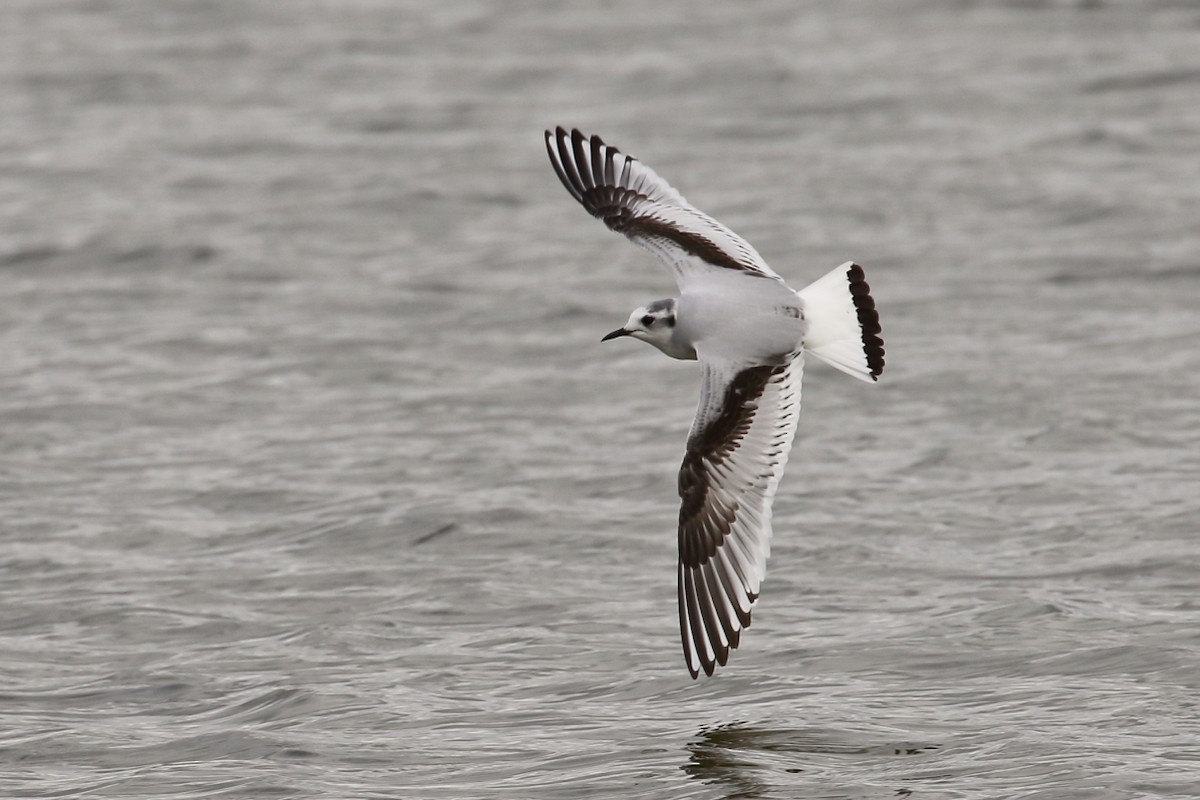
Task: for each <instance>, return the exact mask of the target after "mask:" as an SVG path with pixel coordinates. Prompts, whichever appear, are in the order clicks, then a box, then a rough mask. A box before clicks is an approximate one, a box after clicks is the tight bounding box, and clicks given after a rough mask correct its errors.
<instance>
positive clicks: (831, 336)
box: [796, 261, 883, 381]
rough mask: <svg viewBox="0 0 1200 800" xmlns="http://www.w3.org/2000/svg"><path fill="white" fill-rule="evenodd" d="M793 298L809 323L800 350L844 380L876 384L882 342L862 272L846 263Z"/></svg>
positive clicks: (852, 264)
mask: <svg viewBox="0 0 1200 800" xmlns="http://www.w3.org/2000/svg"><path fill="white" fill-rule="evenodd" d="M796 294H798V295H800V299H801V300H803V302H804V306H803V308H804V319H805V320H806V321H807V322H808V331H807V332H806V333H805V336H804V349H805V350H806V351H807V352H809V353H812V354H813V355H814V356H816V357H817V358H819V359H821V360H822V361H824V362H826V363H828V364H830V365H832V366H834V367H837V368H838V369H840V370H841V371H842V372H845V373H846V374H847V375H853V376H854V377H855V378H858V379H859V380H862V381H874V380H876V379H877V378H878V377H879V374H880V373H881V372H883V339H881V338H879V333H880V330H881V329H880V327H879V314H878V313H876V311H875V301H874V300H873V299H872V298H871V287H870V286H868V285H867V280H866V277H865V276H864V275H863V269H862V267H860V266H859V265H858V264H855V263H854V262H853V261H847V262H846V263H845V264H842V265H841V266H840V267H838V268H837V269H835V270H833V271H832V272H830V273H828V274H826V275H825V276H824V277H821V278H818V279H817V280H815V281H813V282H812V283H811V284H809V285H808V286H806V287H805V288H803V289H801V290H800V291H799V292H797V293H796Z"/></svg>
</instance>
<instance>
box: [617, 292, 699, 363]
mask: <svg viewBox="0 0 1200 800" xmlns="http://www.w3.org/2000/svg"><path fill="white" fill-rule="evenodd" d="M674 335H675V300H674V299H670V300H655V301H654V302H653V303H647V304H646V305H644V306H641V307H640V308H637V309H634V312H633V313H632V314H630V315H629V321H628V322H626V323H625V327H623V328H617V329H616V330H615V331H613V332H612V333H610V334H608V335H607V336H605V337H604V338H603V339H601V341H603V342H607V341H608V340H609V339H616V338H618V337H620V336H632V337H633V338H634V339H641V340H642V341H643V342H647V343H649V344H652V345H654V346H655V347H657V348H658V349H659V350H662V351H663V352H664V353H666V354H667V355H669V356H671V357H672V358H689V357H690V358H695V357H696V356H695V354H694V353H692V354H690V355H689V354H686V353H683V352H681V351H680V345H679V343H678V342H677V341H674V340H673V337H674ZM687 349H688V350H690V348H687Z"/></svg>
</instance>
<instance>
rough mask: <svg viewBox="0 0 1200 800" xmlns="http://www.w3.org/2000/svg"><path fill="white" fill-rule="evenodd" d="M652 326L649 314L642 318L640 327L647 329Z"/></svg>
mask: <svg viewBox="0 0 1200 800" xmlns="http://www.w3.org/2000/svg"><path fill="white" fill-rule="evenodd" d="M653 324H654V317H652V316H650V315H649V314H647V315H646V316H644V317H642V327H643V328H649V327H650V326H651V325H653Z"/></svg>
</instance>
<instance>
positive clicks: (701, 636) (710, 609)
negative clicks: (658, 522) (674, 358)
mask: <svg viewBox="0 0 1200 800" xmlns="http://www.w3.org/2000/svg"><path fill="white" fill-rule="evenodd" d="M701 364H702V366H703V374H704V377H703V383H702V385H701V387H700V405H699V407H698V408H697V411H696V420H695V422H693V423H692V430H691V433H690V434H689V435H688V444H687V454H686V455H685V456H684V458H683V464H682V466H681V467H680V469H679V496H680V498H681V499H682V505H681V506H680V509H679V628H680V633H681V634H682V636H683V654H684V659H685V661H686V662H687V667H688V670H689V671H690V672H691V673H692V677H693V678H695V677H697V676H698V675H699V674H700V670H701V669H703V670H704V672H705V673H706V674H708V675H712V673H713V670H714V669H715V667H716V665H717V664H721V665H722V666H723V665H724V664H725V662H726V660H727V659H728V658H729V651H730V650H731V649H732V648H735V647H737V645H738V640H739V638H740V637H741V632H742V629H743V628H746V627H749V625H750V611H751V609H752V608H753V607H754V603H755V601H756V600H757V599H758V590H759V585H760V583H761V582H762V579H763V576H764V575H765V573H766V563H767V555H768V554H769V553H770V549H771V501H772V499H773V498H774V497H775V490H776V489H777V488H778V486H779V480H780V478H782V477H783V470H784V466H785V465H786V464H787V458H788V452H789V451H790V450H791V447H792V437H793V436H794V435H795V432H796V423H797V421H798V420H799V416H800V379H801V376H802V374H803V371H804V363H803V356H802V355H797V356H796V357H795V358H794V359H792V360H791V361H790V362H788V363H786V364H782V365H777V366H776V365H760V366H747V365H744V364H743V365H738V364H734V363H731V362H726V361H718V360H705V359H704V358H703V354H701Z"/></svg>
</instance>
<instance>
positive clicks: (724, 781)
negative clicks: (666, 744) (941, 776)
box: [682, 722, 938, 800]
mask: <svg viewBox="0 0 1200 800" xmlns="http://www.w3.org/2000/svg"><path fill="white" fill-rule="evenodd" d="M936 749H938V745H934V744H919V743H914V742H894V743H879V742H878V741H873V742H868V741H864V740H861V739H858V738H857V737H856V736H855V735H854V734H853V733H850V732H847V731H834V730H826V729H821V728H810V729H803V730H801V729H796V728H773V727H762V726H757V725H753V724H751V723H746V722H733V723H728V724H725V725H717V726H713V727H705V728H701V729H700V732H699V734H698V735H697V736H696V738H695V739H693V740H692V741H691V742H689V743H688V745H687V750H688V759H687V761H686V763H684V764H683V766H682V769H683V771H684V772H686V773H687V774H688V775H690V776H691V777H693V778H696V779H697V780H700V781H703V782H704V783H707V784H710V785H713V786H717V787H720V788H721V789H723V790H724V791H725V794H724V797H725V798H727V799H728V800H734V798H758V797H766V796H767V792H768V791H770V790H777V789H779V787H780V784H781V783H789V781H786V780H783V778H784V776H786V775H789V774H791V775H799V774H802V773H806V772H827V771H829V770H830V769H831V768H833V769H836V765H834V764H833V763H832V762H833V760H835V759H838V758H839V757H845V756H865V757H867V758H872V757H875V758H878V757H894V756H913V755H919V754H921V753H925V752H927V751H931V750H936ZM910 793H911V790H910V789H906V788H901V789H897V790H896V796H900V797H902V796H905V795H907V794H910ZM822 796H825V795H824V793H823V794H822Z"/></svg>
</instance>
